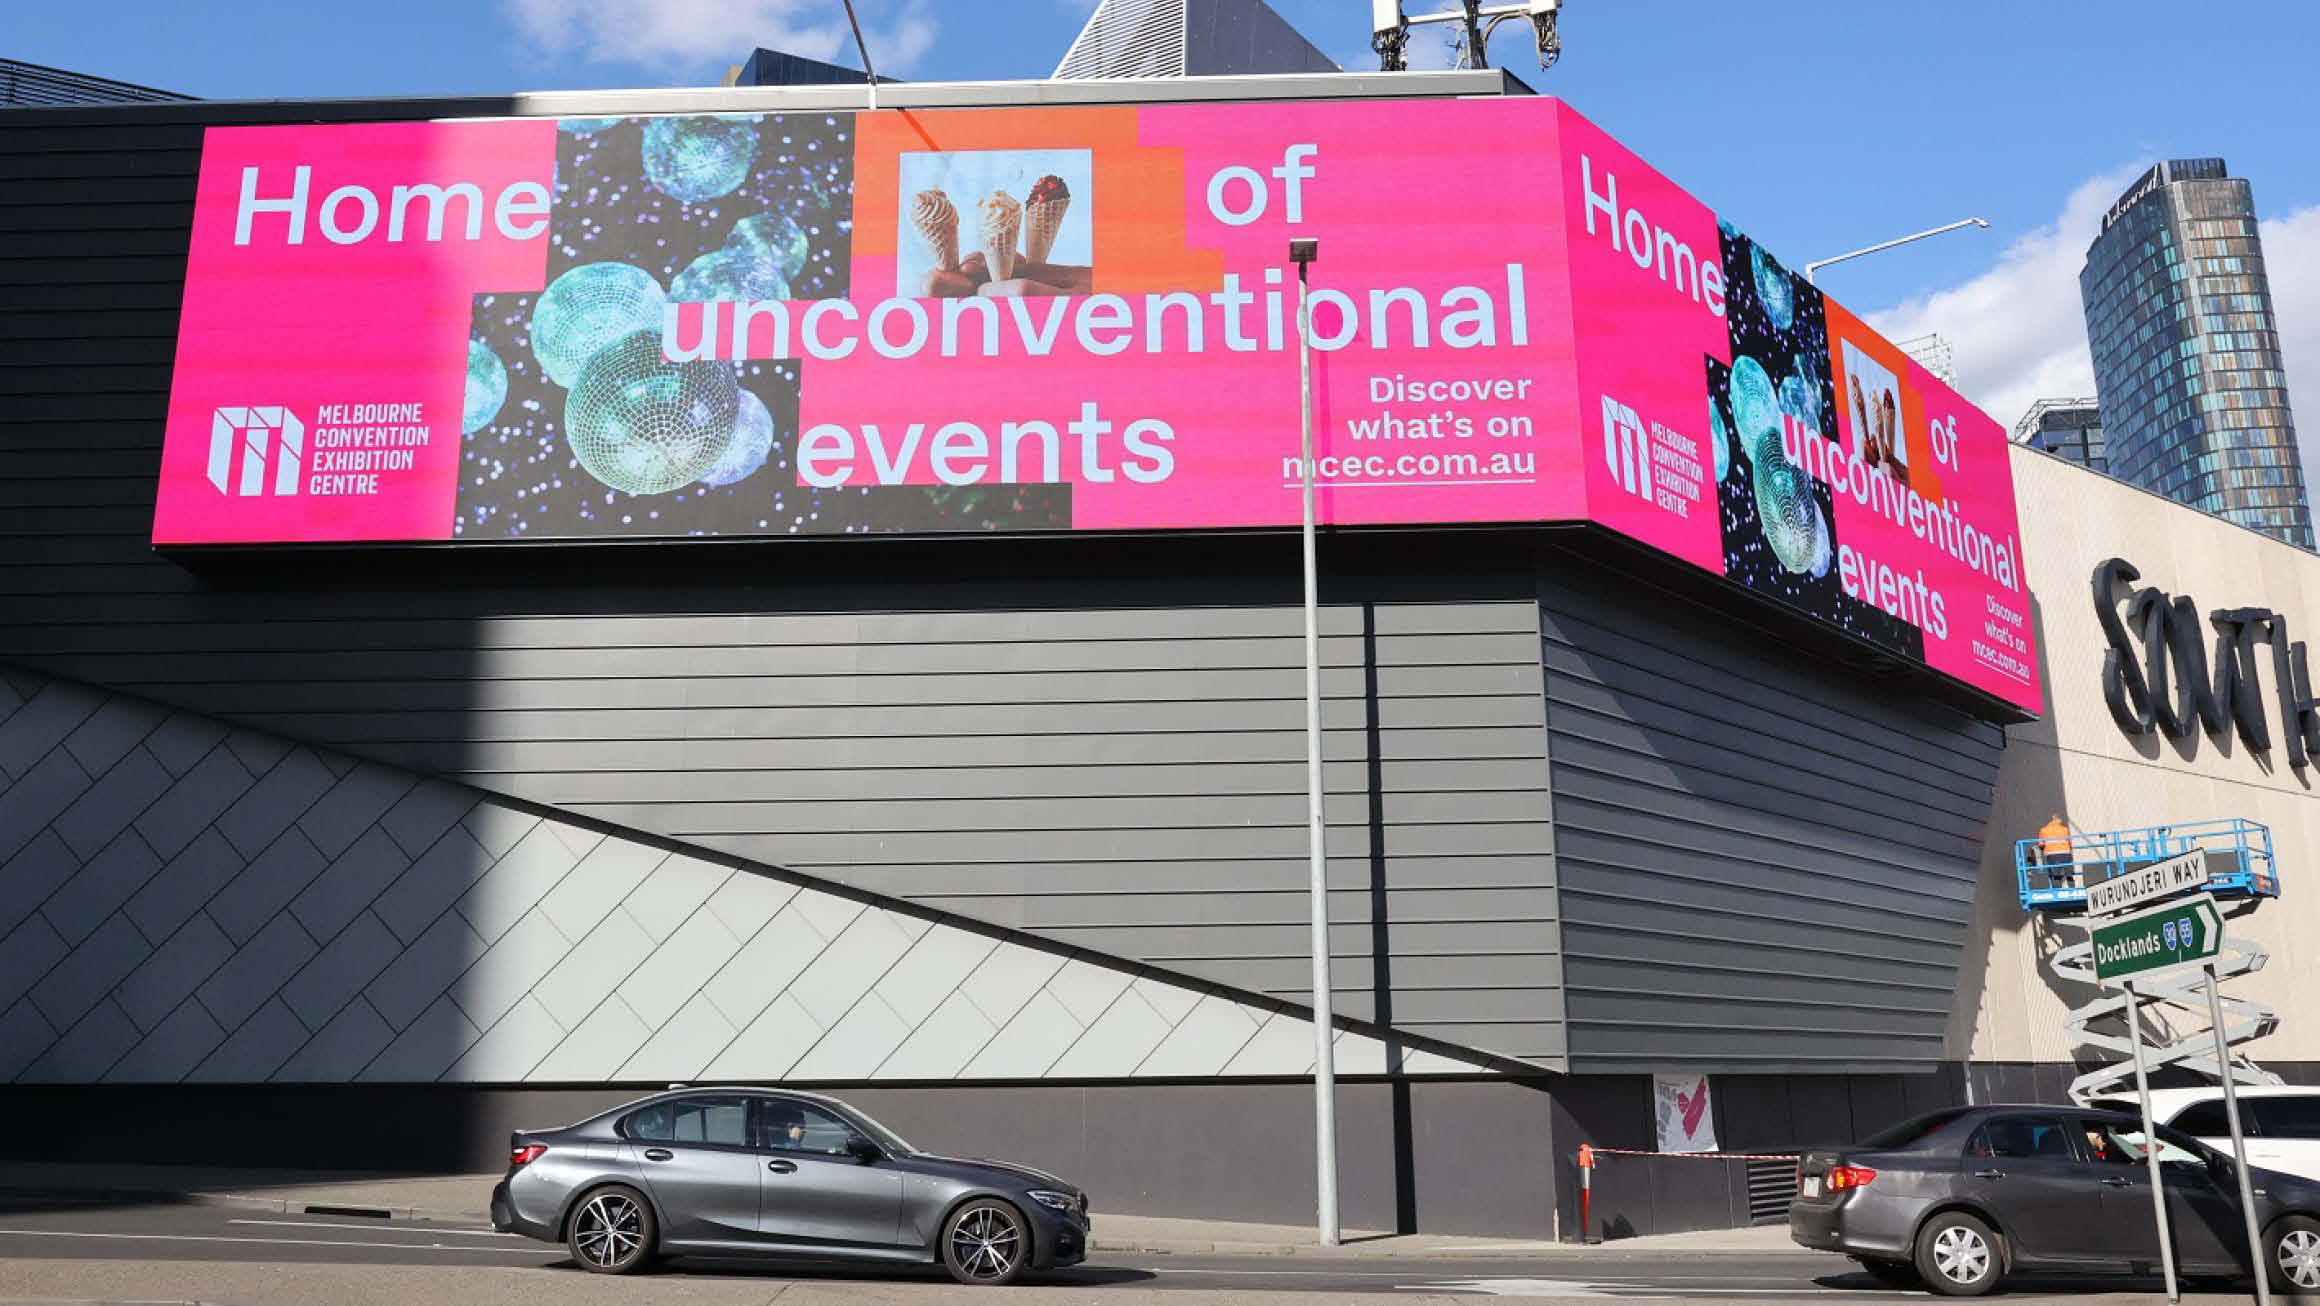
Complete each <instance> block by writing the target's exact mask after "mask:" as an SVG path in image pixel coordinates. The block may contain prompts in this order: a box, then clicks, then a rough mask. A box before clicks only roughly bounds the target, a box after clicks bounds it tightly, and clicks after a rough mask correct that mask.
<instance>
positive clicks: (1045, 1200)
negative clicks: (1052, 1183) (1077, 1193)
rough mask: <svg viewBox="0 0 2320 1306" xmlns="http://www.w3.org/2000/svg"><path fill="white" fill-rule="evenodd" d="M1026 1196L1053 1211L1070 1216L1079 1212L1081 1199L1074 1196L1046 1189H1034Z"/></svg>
mask: <svg viewBox="0 0 2320 1306" xmlns="http://www.w3.org/2000/svg"><path fill="white" fill-rule="evenodd" d="M1025 1196H1027V1197H1029V1198H1030V1199H1031V1200H1032V1201H1034V1202H1037V1203H1039V1204H1040V1205H1041V1206H1044V1207H1046V1208H1048V1209H1049V1210H1051V1211H1061V1212H1063V1213H1064V1214H1066V1215H1070V1214H1072V1213H1074V1212H1076V1211H1078V1210H1079V1199H1078V1198H1076V1197H1074V1196H1072V1195H1071V1194H1070V1193H1059V1192H1054V1191H1052V1190H1050V1189H1046V1188H1034V1189H1032V1190H1031V1191H1030V1192H1029V1193H1027V1194H1025Z"/></svg>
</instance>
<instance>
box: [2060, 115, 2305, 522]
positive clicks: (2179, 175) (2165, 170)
mask: <svg viewBox="0 0 2320 1306" xmlns="http://www.w3.org/2000/svg"><path fill="white" fill-rule="evenodd" d="M2078 289H2079V295H2080V298H2081V299H2082V300H2083V302H2084V304H2085V307H2086V332H2087V339H2088V341H2089V343H2090V344H2092V345H2093V347H2094V376H2095V388H2096V390H2097V391H2098V392H2099V394H2100V395H2101V402H2102V419H2103V420H2102V429H2103V432H2104V436H2105V439H2106V442H2107V445H2108V454H2109V458H2110V472H2111V474H2112V475H2113V476H2117V477H2119V478H2121V479H2123V480H2127V481H2132V482H2133V483H2135V484H2137V485H2140V486H2143V487H2144V488H2146V489H2150V490H2154V491H2156V492H2158V493H2160V494H2163V495H2166V496H2167V497H2168V498H2170V499H2174V500H2176V501H2177V502H2179V503H2186V504H2189V505H2191V506H2192V507H2194V508H2199V509H2201V510H2203V511H2206V512H2211V513H2214V514H2215V515H2217V516H2219V517H2223V518H2225V519H2227V520H2230V521H2235V522H2238V523H2240V524H2241V525H2243V526H2249V527H2253V528H2254V529H2256V530H2259V531H2262V532H2264V533H2265V534H2267V535H2272V536H2275V537H2277V538H2279V539H2282V540H2286V541H2287V542H2289V543H2290V544H2294V545H2298V546H2300V547H2302V548H2306V549H2309V548H2311V547H2312V515H2311V509H2310V507H2309V506H2308V504H2307V503H2306V501H2305V497H2304V468H2303V462H2302V460H2301V459H2300V458H2299V457H2298V456H2297V453H2296V427H2295V422H2294V419H2293V418H2291V417H2290V416H2289V413H2288V389H2287V379H2286V377H2285V376H2283V375H2282V373H2281V365H2280V331H2279V326H2278V324H2277V322H2276V321H2275V320H2274V319H2273V317H2272V292H2271V285H2270V283H2269V281H2268V280H2267V279H2266V278H2265V276H2264V255H2263V249H2262V246H2261V245H2260V244H2258V242H2257V238H2256V214H2255V204H2254V201H2253V200H2252V198H2251V197H2250V195H2249V191H2248V184H2247V182H2246V181H2245V180H2244V179H2241V178H2238V177H2231V176H2227V175H2226V174H2225V170H2224V163H2223V160H2221V159H2170V160H2168V161H2166V162H2165V163H2161V164H2159V165H2158V166H2157V167H2155V168H2152V169H2151V170H2150V171H2149V172H2146V173H2144V174H2143V175H2142V176H2141V177H2139V178H2137V179H2136V180H2135V183H2134V184H2133V185H2132V186H2129V187H2128V188H2127V190H2126V193H2125V194H2123V195H2121V196H2120V197H2119V200H2118V202H2117V203H2116V204H2113V205H2112V206H2111V210H2110V212H2109V213H2108V214H2106V215H2105V216H2104V218H2103V225H2102V234H2100V235H2098V236H2097V237H2095V241H2094V244H2093V245H2091V246H2089V247H2088V249H2087V252H2086V267H2085V268H2084V269H2082V270H2081V271H2080V272H2079V274H2078Z"/></svg>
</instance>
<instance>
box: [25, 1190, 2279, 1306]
mask: <svg viewBox="0 0 2320 1306" xmlns="http://www.w3.org/2000/svg"><path fill="white" fill-rule="evenodd" d="M94 1262H104V1263H107V1265H108V1267H109V1269H108V1272H107V1276H106V1278H105V1282H106V1283H107V1284H126V1285H133V1290H134V1291H135V1292H137V1293H139V1294H143V1293H147V1292H150V1293H154V1294H161V1295H167V1294H170V1293H172V1292H178V1291H182V1288H180V1287H179V1286H178V1283H177V1282H175V1281H176V1280H182V1279H185V1278H187V1277H188V1275H189V1273H190V1272H189V1270H188V1268H187V1267H188V1266H190V1265H201V1264H205V1263H208V1264H217V1265H219V1266H220V1268H221V1269H222V1268H224V1267H225V1266H239V1267H245V1268H249V1269H258V1268H262V1267H269V1266H271V1267H307V1266H313V1267H324V1266H327V1267H429V1268H431V1269H433V1270H435V1271H437V1272H438V1274H440V1272H441V1271H444V1270H456V1269H467V1270H480V1269H489V1270H493V1271H497V1272H499V1273H497V1274H495V1275H493V1276H491V1277H492V1278H493V1279H494V1282H495V1283H497V1284H500V1285H501V1286H502V1288H503V1289H505V1288H506V1287H507V1285H511V1284H512V1285H513V1290H512V1291H506V1290H503V1291H496V1292H495V1293H494V1296H495V1299H505V1300H531V1299H537V1300H539V1301H542V1302H557V1301H561V1300H563V1299H564V1298H565V1296H566V1294H567V1292H568V1291H569V1290H570V1289H572V1288H576V1287H579V1286H581V1284H580V1281H585V1280H588V1279H590V1278H592V1277H593V1276H589V1275H586V1274H584V1273H583V1272H582V1271H580V1270H579V1269H577V1268H576V1267H574V1266H573V1264H572V1262H571V1260H570V1258H569V1257H567V1256H566V1255H565V1254H564V1252H563V1250H562V1249H561V1248H559V1247H553V1246H548V1245H545V1244H542V1243H536V1242H532V1241H530V1240H528V1239H524V1238H519V1237H515V1236H513V1235H509V1234H501V1233H495V1232H493V1231H492V1230H491V1229H489V1228H488V1227H484V1226H481V1225H464V1224H451V1223H437V1222H432V1221H402V1220H395V1221H389V1220H372V1219H364V1218H362V1217H349V1216H328V1215H288V1214H273V1213H270V1212H263V1211H253V1210H246V1209H239V1208H233V1207H222V1206H112V1205H102V1204H96V1203H87V1204H64V1203H60V1202H57V1201H50V1200H40V1201H24V1200H11V1199H6V1198H0V1301H11V1300H30V1299H39V1300H67V1299H71V1300H92V1299H93V1298H91V1297H87V1296H82V1295H81V1294H80V1293H79V1292H77V1291H76V1292H74V1293H73V1294H72V1295H71V1296H70V1297H69V1298H67V1297H64V1296H61V1295H60V1294H59V1293H57V1292H56V1291H55V1289H54V1288H53V1287H49V1286H48V1285H50V1284H51V1282H52V1281H55V1280H59V1279H61V1280H63V1281H65V1282H67V1283H70V1282H72V1281H74V1280H75V1279H76V1278H77V1277H80V1276H75V1275H73V1274H71V1273H69V1267H71V1266H74V1265H87V1266H88V1268H89V1269H90V1270H91V1274H90V1275H88V1276H86V1277H87V1278H88V1279H89V1280H90V1281H92V1282H93V1281H94V1280H95V1277H96V1276H95V1274H94V1269H95V1267H94V1266H93V1265H90V1264H89V1263H94ZM140 1265H142V1266H145V1267H147V1268H148V1269H150V1271H151V1272H152V1273H151V1274H150V1275H148V1276H146V1277H144V1278H140V1277H138V1267H139V1266H140ZM35 1266H40V1267H44V1268H45V1269H47V1270H50V1271H54V1270H55V1268H56V1267H58V1266H65V1267H68V1272H65V1273H61V1274H59V1273H54V1272H51V1273H45V1274H42V1275H35V1274H34V1273H33V1267H35ZM12 1267H14V1268H12ZM508 1271H520V1272H524V1273H522V1274H520V1275H517V1276H513V1277H509V1276H508V1275H507V1274H506V1272H508ZM20 1279H21V1280H22V1281H21V1282H19V1281H18V1280H20ZM646 1282H647V1283H649V1284H651V1285H655V1286H652V1287H644V1286H642V1285H640V1286H639V1287H638V1288H637V1289H636V1290H635V1295H634V1298H633V1299H634V1300H636V1301H639V1302H645V1301H655V1300H658V1299H660V1298H661V1297H663V1296H664V1295H673V1294H674V1293H675V1292H676V1291H677V1290H678V1289H679V1288H680V1287H684V1286H690V1285H695V1284H698V1285H699V1286H700V1287H702V1288H704V1289H707V1288H711V1287H712V1286H713V1285H715V1284H717V1283H720V1282H722V1283H724V1284H728V1285H730V1286H731V1287H732V1288H734V1289H736V1290H740V1291H746V1292H751V1293H755V1292H756V1291H757V1290H758V1289H759V1288H762V1289H763V1290H764V1293H763V1295H764V1297H765V1298H766V1299H770V1298H771V1297H773V1296H783V1297H785V1299H790V1298H788V1296H787V1294H786V1293H784V1292H782V1291H779V1290H781V1289H782V1288H783V1287H784V1286H785V1285H797V1286H807V1285H820V1286H824V1287H827V1288H830V1289H844V1290H846V1292H847V1293H848V1294H849V1295H853V1296H863V1295H865V1294H868V1295H873V1296H875V1297H877V1298H879V1299H890V1298H893V1297H895V1296H902V1297H905V1298H908V1299H929V1300H931V1299H933V1298H937V1297H947V1296H948V1295H949V1294H950V1293H951V1292H952V1291H959V1290H954V1289H951V1288H950V1285H949V1281H948V1280H947V1279H946V1278H944V1277H943V1276H942V1275H941V1274H940V1273H939V1272H937V1271H934V1270H932V1269H928V1270H926V1271H923V1272H920V1271H912V1270H908V1269H889V1268H884V1267H874V1268H864V1267H860V1266H827V1267H825V1266H814V1265H801V1264H797V1263H790V1262H783V1263H778V1264H775V1263H768V1262H742V1263H736V1262H704V1261H680V1262H675V1263H673V1264H670V1265H667V1266H663V1267H660V1268H658V1269H656V1270H655V1271H654V1272H653V1273H652V1274H651V1276H650V1278H649V1280H647V1281H646ZM1040 1282H1041V1283H1043V1284H1045V1285H1048V1286H1050V1287H1053V1288H1064V1289H1071V1290H1075V1291H1074V1292H1073V1294H1072V1295H1073V1296H1074V1298H1075V1299H1077V1300H1083V1301H1100V1300H1102V1298H1103V1296H1104V1295H1105V1294H1106V1292H1107V1290H1126V1291H1123V1292H1121V1293H1120V1294H1119V1295H1120V1296H1122V1297H1123V1299H1124V1298H1126V1297H1130V1296H1136V1295H1140V1293H1139V1292H1137V1291H1136V1290H1158V1291H1174V1292H1208V1293H1215V1294H1226V1295H1229V1296H1231V1297H1233V1298H1236V1299H1238V1298H1250V1297H1257V1296H1261V1295H1264V1296H1269V1295H1271V1294H1331V1295H1345V1294H1380V1295H1389V1296H1395V1297H1401V1298H1418V1297H1425V1296H1434V1295H1442V1296H1478V1295H1480V1296H1507V1297H1531V1298H1549V1299H1566V1300H1586V1299H1601V1298H1606V1297H1634V1298H1647V1299H1648V1298H1660V1299H1667V1298H1682V1299H1688V1300H1700V1301H1711V1300H1712V1301H1736V1302H1748V1301H1781V1300H1793V1299H1801V1298H1808V1297H1809V1298H1825V1299H1830V1300H1843V1301H1857V1302H1861V1303H1863V1304H1864V1306H1870V1304H1872V1303H1881V1302H1915V1303H1927V1302H1930V1301H1932V1300H1934V1299H1933V1298H1931V1297H1930V1296H1928V1295H1927V1294H1924V1293H1912V1292H1896V1291H1893V1290H1891V1289H1887V1288H1884V1287H1882V1286H1880V1285H1877V1284H1875V1283H1874V1282H1872V1281H1871V1280H1869V1279H1868V1278H1867V1277H1866V1276H1865V1275H1862V1274H1859V1273H1858V1272H1856V1271H1855V1270H1854V1269H1853V1266H1852V1264H1851V1262H1849V1261H1846V1260H1844V1259H1843V1258H1841V1257H1837V1256H1832V1255H1828V1254H1824V1253H1818V1252H1808V1251H1804V1250H1802V1249H1798V1250H1796V1251H1793V1252H1779V1253H1771V1254H1758V1253H1714V1254H1701V1253H1679V1252H1672V1251H1668V1250H1658V1251H1646V1250H1625V1249H1621V1248H1619V1247H1617V1246H1612V1247H1605V1248H1585V1249H1581V1248H1570V1249H1556V1250H1553V1251H1549V1252H1544V1253H1541V1254H1539V1255H1536V1256H1521V1257H1512V1256H1490V1257H1472V1258H1457V1257H1435V1256H1427V1257H1408V1258H1392V1259H1387V1258H1368V1259H1339V1258H1330V1257H1320V1256H1261V1257H1229V1256H1206V1255H1202V1256H1194V1255H1153V1254H1148V1253H1100V1254H1098V1256H1097V1257H1096V1258H1095V1259H1094V1260H1093V1261H1092V1262H1091V1263H1089V1264H1087V1265H1083V1266H1079V1267H1076V1268H1074V1269H1071V1270H1066V1271H1060V1272H1058V1273H1055V1274H1052V1275H1048V1276H1045V1277H1044V1278H1042V1279H1041V1280H1040ZM598 1285H601V1287H602V1288H603V1289H613V1288H614V1286H615V1285H613V1284H610V1283H606V1282H605V1281H603V1280H601V1279H598V1280H597V1281H596V1283H595V1284H590V1285H587V1286H588V1287H589V1288H590V1290H591V1291H597V1290H598ZM2157 1287H2158V1285H2157V1283H2156V1281H2150V1282H2144V1281H2137V1280H2116V1279H2112V1280H2057V1279H2040V1278H2033V1277H2024V1278H2019V1279H2017V1280H2014V1281H2010V1282H2009V1283H2008V1284H2007V1285H2006V1291H2005V1299H2006V1300H2007V1301H2009V1302H2050V1301H2051V1302H2068V1303H2072V1304H2073V1306H2096V1304H2097V1303H2106V1302H2120V1303H2124V1302H2128V1301H2143V1302H2148V1301H2149V1300H2150V1294H2151V1293H2153V1292H2154V1291H2155V1290H2156V1289H2157ZM130 1291H132V1288H108V1289H107V1290H106V1291H105V1293H104V1294H103V1295H104V1296H106V1297H115V1294H120V1295H127V1294H128V1292H130ZM963 1291H965V1292H967V1293H969V1294H971V1295H970V1296H969V1297H968V1298H967V1299H968V1300H976V1301H989V1300H990V1290H988V1289H972V1290H963ZM624 1295H625V1294H624ZM807 1295H809V1296H811V1295H818V1294H807ZM115 1299H117V1297H116V1298H115ZM212 1299H213V1300H214V1299H215V1298H212ZM244 1299H245V1300H253V1301H255V1300H263V1299H264V1298H263V1297H262V1296H253V1297H248V1298H244ZM2200 1300H2213V1301H2218V1302H2221V1301H2244V1300H2247V1298H2246V1297H2245V1296H2239V1297H2224V1296H2217V1297H2212V1298H2205V1299H2200Z"/></svg>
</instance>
